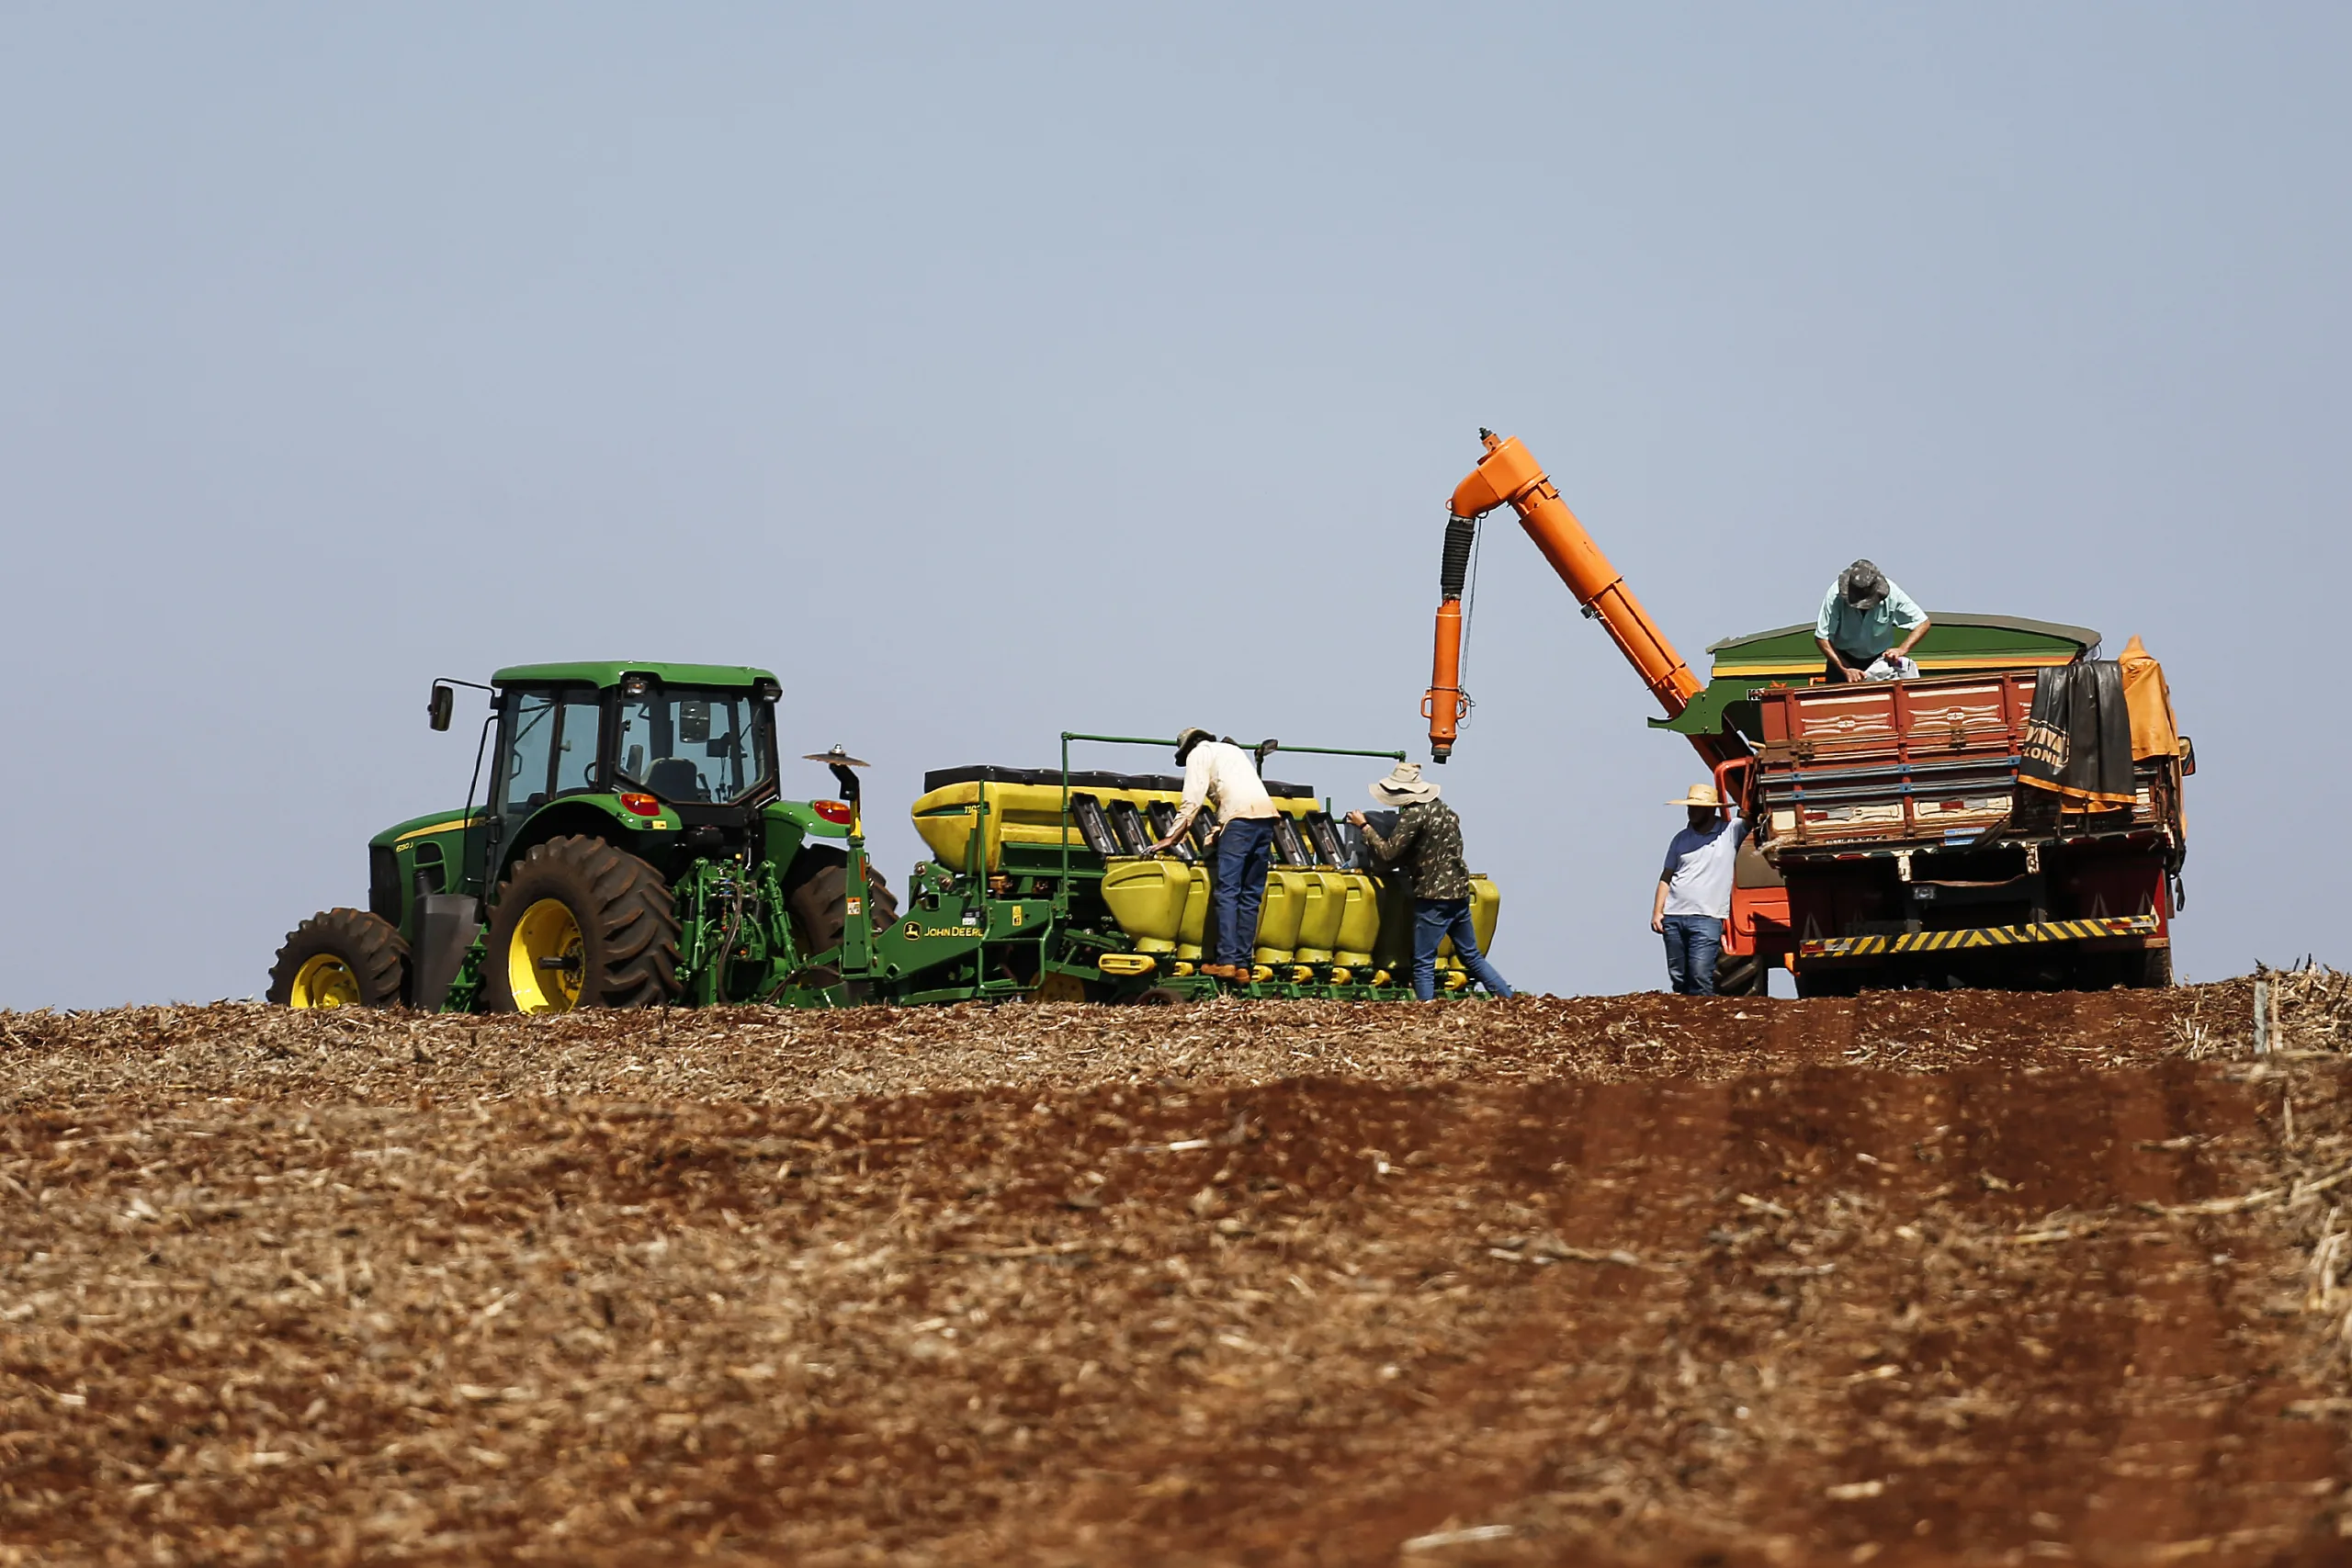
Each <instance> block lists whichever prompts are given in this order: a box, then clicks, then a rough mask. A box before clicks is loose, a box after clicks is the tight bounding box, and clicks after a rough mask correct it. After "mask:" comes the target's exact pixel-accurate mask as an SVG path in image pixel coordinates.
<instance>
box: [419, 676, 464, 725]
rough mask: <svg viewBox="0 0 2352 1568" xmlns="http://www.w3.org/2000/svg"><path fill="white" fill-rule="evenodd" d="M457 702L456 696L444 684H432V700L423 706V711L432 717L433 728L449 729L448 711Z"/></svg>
mask: <svg viewBox="0 0 2352 1568" xmlns="http://www.w3.org/2000/svg"><path fill="white" fill-rule="evenodd" d="M457 700H458V694H457V693H455V692H453V691H451V690H450V689H449V688H448V687H447V685H446V684H444V683H443V682H439V681H435V682H433V700H432V701H431V702H428V703H426V704H425V705H424V711H425V712H426V713H427V714H429V715H431V716H432V718H433V728H435V729H447V728H449V714H450V710H451V708H452V707H453V706H454V705H456V703H457Z"/></svg>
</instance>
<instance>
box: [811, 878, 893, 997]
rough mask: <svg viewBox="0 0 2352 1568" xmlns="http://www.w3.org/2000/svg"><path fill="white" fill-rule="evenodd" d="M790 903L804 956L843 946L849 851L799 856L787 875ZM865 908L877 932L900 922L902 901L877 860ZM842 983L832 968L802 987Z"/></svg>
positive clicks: (868, 882)
mask: <svg viewBox="0 0 2352 1568" xmlns="http://www.w3.org/2000/svg"><path fill="white" fill-rule="evenodd" d="M784 904H785V908H786V911H787V912H788V913H789V914H790V915H791V916H792V935H793V940H794V941H796V942H799V943H800V952H801V953H802V955H803V956H804V957H812V956H814V955H815V954H817V953H831V951H832V950H833V949H835V948H837V947H839V946H841V944H842V937H843V936H845V935H847V934H848V932H849V854H848V852H846V851H842V850H836V849H832V848H830V847H825V846H819V847H813V848H809V849H805V850H802V851H801V852H799V853H798V854H797V855H795V856H793V857H792V866H791V869H790V870H788V871H787V872H786V874H785V879H784ZM865 905H866V908H865V914H866V919H867V920H868V922H869V923H870V924H871V925H872V926H873V929H874V930H876V931H880V930H881V929H882V928H883V927H885V926H888V925H895V924H896V923H897V922H898V919H899V896H898V895H897V894H895V893H893V892H891V891H890V885H889V884H888V882H885V881H884V880H883V879H882V872H881V869H880V868H879V867H877V866H876V864H875V863H873V862H872V861H871V860H868V861H867V862H866V863H865ZM840 981H841V975H840V973H839V972H838V971H836V970H833V969H831V968H830V967H828V968H824V969H817V970H811V971H809V972H808V973H807V975H806V976H804V978H803V980H802V982H801V983H802V984H804V985H813V986H832V985H838V984H839V983H840Z"/></svg>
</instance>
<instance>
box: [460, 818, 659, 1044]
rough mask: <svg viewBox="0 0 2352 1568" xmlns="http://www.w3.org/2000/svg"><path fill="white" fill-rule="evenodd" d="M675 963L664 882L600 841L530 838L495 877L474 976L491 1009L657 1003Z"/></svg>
mask: <svg viewBox="0 0 2352 1568" xmlns="http://www.w3.org/2000/svg"><path fill="white" fill-rule="evenodd" d="M677 970H678V911H677V907H676V905H675V904H674V903H673V902H672V900H671V897H670V886H669V884H668V883H666V882H664V881H662V874H661V873H660V872H658V871H655V870H654V869H653V868H652V867H651V866H650V865H648V864H646V863H644V862H643V861H641V860H639V859H638V858H637V857H636V856H635V855H631V854H623V853H622V852H620V851H618V850H616V849H615V848H613V846H612V845H610V844H608V843H606V842H605V841H604V840H602V839H591V838H585V837H582V836H579V835H571V836H567V837H564V838H560V839H549V840H548V841H547V842H545V843H543V844H533V845H532V846H531V847H530V849H529V850H527V851H526V852H525V853H524V855H523V858H522V859H521V860H519V861H516V862H515V865H514V867H513V869H512V870H510V871H509V872H508V873H507V874H506V880H505V881H504V882H502V883H500V884H499V886H498V903H497V907H496V908H493V909H492V911H491V916H490V938H489V942H488V943H487V947H486V951H485V953H484V956H483V961H482V976H481V977H482V998H483V1000H484V1001H485V1002H486V1003H488V1005H489V1006H490V1007H491V1009H492V1010H493V1011H497V1012H526V1013H541V1012H570V1011H571V1010H573V1009H574V1008H648V1007H660V1006H662V1004H664V1003H666V1002H668V1001H669V1000H670V999H671V998H673V997H675V996H676V995H677V994H678V981H677Z"/></svg>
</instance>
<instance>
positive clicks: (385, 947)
mask: <svg viewBox="0 0 2352 1568" xmlns="http://www.w3.org/2000/svg"><path fill="white" fill-rule="evenodd" d="M407 989H408V943H406V942H402V941H401V933H400V931H398V930H397V929H396V928H395V927H394V926H393V925H392V923H391V922H390V920H387V919H384V918H383V917H382V916H380V915H371V914H369V913H368V911H367V910H365V909H329V910H327V911H326V912H324V913H323V914H317V915H312V916H311V918H310V919H307V920H304V921H303V922H302V923H301V924H300V925H299V926H296V927H295V928H294V929H293V930H292V931H288V932H287V933H286V945H285V946H283V947H281V948H279V949H278V950H277V963H276V964H273V965H272V966H271V967H270V971H269V994H268V999H269V1000H270V1001H273V1002H275V1003H277V1005H278V1006H279V1007H289V1008H388V1007H397V1006H399V1005H400V1003H401V998H402V997H403V995H404V994H405V993H406V991H407Z"/></svg>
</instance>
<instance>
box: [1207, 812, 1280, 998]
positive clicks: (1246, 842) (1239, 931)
mask: <svg viewBox="0 0 2352 1568" xmlns="http://www.w3.org/2000/svg"><path fill="white" fill-rule="evenodd" d="M1273 853H1274V821H1273V818H1271V817H1244V818H1239V819H1238V820H1236V821H1232V822H1227V824H1226V825H1225V830H1224V831H1222V832H1220V833H1219V834H1217V836H1216V963H1219V964H1240V965H1241V966H1242V967H1243V968H1245V969H1246V968H1248V967H1249V965H1250V956H1251V955H1252V954H1253V953H1255V952H1256V951H1257V946H1258V910H1259V908H1260V907H1261V905H1263V904H1264V903H1265V901H1266V866H1267V863H1268V862H1270V861H1271V860H1272V858H1273Z"/></svg>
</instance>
